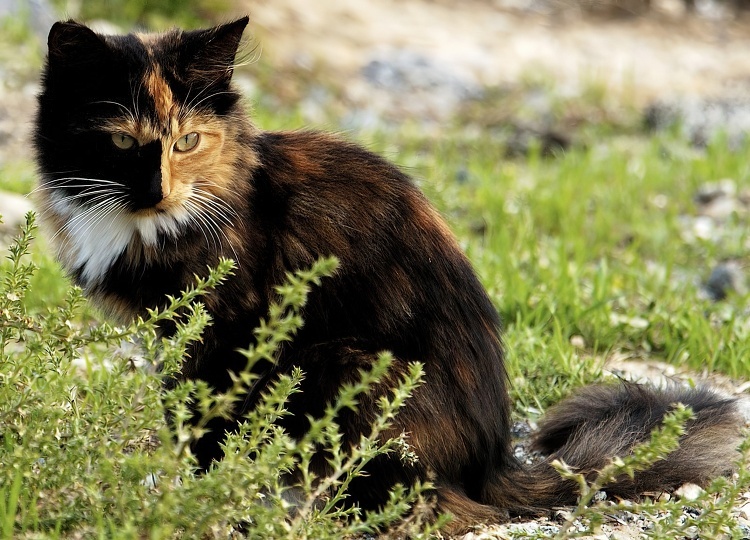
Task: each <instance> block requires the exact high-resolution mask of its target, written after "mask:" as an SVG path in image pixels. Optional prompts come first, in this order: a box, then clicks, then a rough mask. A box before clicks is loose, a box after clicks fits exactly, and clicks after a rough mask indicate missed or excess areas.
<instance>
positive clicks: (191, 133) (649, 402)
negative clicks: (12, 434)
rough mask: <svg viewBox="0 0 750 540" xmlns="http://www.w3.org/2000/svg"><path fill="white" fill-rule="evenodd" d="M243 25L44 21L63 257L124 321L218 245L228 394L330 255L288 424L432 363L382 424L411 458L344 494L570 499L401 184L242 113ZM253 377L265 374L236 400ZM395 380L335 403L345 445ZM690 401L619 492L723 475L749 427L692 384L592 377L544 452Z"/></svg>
mask: <svg viewBox="0 0 750 540" xmlns="http://www.w3.org/2000/svg"><path fill="white" fill-rule="evenodd" d="M246 24H247V18H243V19H240V20H238V21H236V22H233V23H230V24H226V25H224V26H219V27H216V28H212V29H208V30H200V31H191V32H183V31H179V30H173V31H171V32H168V33H166V34H162V35H142V34H130V35H126V36H108V35H98V34H96V33H95V32H93V31H92V30H90V29H89V28H87V27H86V26H83V25H81V24H78V23H75V22H61V23H57V24H55V25H54V27H53V28H52V30H51V32H50V35H49V56H48V60H47V63H46V67H45V69H44V74H43V88H42V92H41V95H40V96H39V111H38V116H37V120H36V122H37V123H36V138H35V145H36V150H37V155H38V162H39V169H40V173H41V180H40V182H41V189H40V190H39V193H40V199H41V200H40V201H39V202H40V208H41V210H42V216H43V220H44V222H45V223H46V225H47V226H48V228H49V230H50V231H51V233H52V234H51V237H52V239H53V242H54V244H55V246H56V249H57V255H58V257H59V260H60V261H61V263H62V265H63V266H64V267H65V269H66V270H67V271H68V272H69V273H70V275H71V276H72V278H73V279H74V280H75V282H76V283H77V284H79V285H80V286H81V287H83V289H84V290H85V292H86V294H87V295H88V296H89V297H90V298H91V299H93V300H95V301H96V302H97V303H98V304H99V305H100V306H101V307H102V308H103V309H104V310H105V311H107V312H109V313H110V314H112V315H113V316H115V317H120V318H128V317H134V316H136V315H138V314H142V313H144V310H145V309H146V308H149V307H154V306H159V305H162V304H163V303H164V299H165V295H168V294H172V295H175V294H178V293H179V292H180V291H181V290H183V289H185V288H186V287H188V286H190V285H191V284H192V283H193V279H194V278H193V276H194V275H195V274H205V272H206V267H207V265H215V264H216V263H217V262H218V260H219V258H220V257H222V256H223V257H231V258H234V259H236V260H237V261H238V263H239V264H238V267H237V270H236V274H235V275H234V276H233V277H232V278H231V279H229V280H228V282H227V283H226V284H224V285H223V286H221V287H220V288H219V289H218V290H217V291H215V293H212V294H211V295H210V296H208V297H207V299H206V303H207V308H208V310H209V311H210V313H211V315H212V317H213V325H212V326H211V327H210V328H208V329H207V331H206V334H205V335H204V336H203V339H202V341H201V342H199V343H195V344H193V345H192V349H191V350H190V351H189V352H190V355H189V359H188V360H187V361H186V364H185V367H184V372H183V375H184V377H187V378H200V379H204V380H206V381H208V382H209V383H210V384H211V385H213V387H214V388H216V389H217V390H223V389H225V388H227V385H228V384H229V383H230V376H229V373H230V372H231V371H233V370H237V369H239V368H240V367H243V366H244V358H243V357H241V356H240V355H239V354H237V353H236V352H235V351H236V349H238V348H245V347H247V346H248V345H249V343H250V342H251V340H252V339H253V336H252V333H251V329H252V328H254V327H255V326H256V324H257V323H258V321H259V319H260V318H262V317H264V316H265V315H266V312H267V308H268V305H269V302H270V300H271V299H272V297H273V294H274V293H273V286H274V285H276V284H278V283H280V282H282V281H283V280H284V276H285V274H286V273H287V272H289V271H293V270H296V269H300V268H306V267H308V266H310V265H311V264H312V263H313V262H314V261H315V260H316V259H317V258H318V257H320V256H327V255H335V256H336V257H338V259H339V260H340V266H339V269H338V271H337V273H336V274H335V276H334V277H332V278H329V279H327V280H324V283H323V285H322V286H321V287H319V288H317V289H316V290H314V292H313V293H312V294H311V297H310V298H309V302H308V304H307V306H306V308H305V311H304V318H305V321H306V324H305V326H304V328H303V329H302V330H301V331H300V332H299V334H298V335H297V336H296V338H295V340H294V341H293V342H292V343H290V344H288V345H287V346H285V347H284V348H283V350H282V351H281V352H280V353H279V356H278V359H277V363H276V364H275V366H274V367H273V370H275V373H279V372H285V371H289V370H290V369H291V368H292V367H293V366H301V368H302V369H303V370H304V372H305V373H306V378H305V382H304V383H303V388H302V390H303V391H302V393H300V394H295V395H294V396H293V397H292V398H291V399H290V401H289V403H288V409H289V411H290V412H291V413H292V415H291V416H289V417H288V418H286V419H285V420H284V424H283V427H284V428H285V429H286V430H288V432H289V433H290V434H292V435H293V436H299V435H301V434H302V433H303V432H304V431H305V429H306V425H307V422H306V415H312V416H315V415H319V414H321V413H322V411H323V408H324V407H325V404H326V403H327V402H328V401H329V400H331V399H332V398H333V397H334V396H336V395H337V390H338V388H339V386H340V385H341V384H342V383H343V382H345V381H351V380H352V379H354V378H356V377H358V370H359V369H360V368H362V367H366V366H368V365H370V364H371V362H372V361H373V359H374V358H375V356H376V355H377V354H378V353H379V352H380V351H383V350H389V351H392V352H393V354H394V355H395V358H396V360H395V364H394V367H393V369H394V371H395V373H396V374H398V373H399V372H401V371H403V370H405V369H406V366H407V363H409V362H412V361H415V360H418V361H421V362H423V363H424V366H425V368H424V369H425V372H426V375H425V382H424V384H423V385H422V386H421V387H420V388H419V389H418V390H417V391H416V392H415V394H414V396H413V398H412V399H411V400H410V401H409V402H408V404H407V406H406V407H405V408H404V409H403V411H402V412H401V413H400V414H399V415H398V417H397V418H396V420H395V423H394V425H393V428H392V429H391V431H390V432H389V433H387V434H386V436H395V435H398V434H400V433H402V432H405V433H407V434H408V437H409V442H410V443H411V445H412V446H413V448H414V451H415V452H416V454H417V455H418V458H419V459H418V461H417V462H416V463H413V464H405V463H403V462H402V461H400V460H399V459H398V458H393V459H390V458H388V457H380V458H378V459H377V460H375V461H374V462H373V463H372V464H371V465H370V466H369V468H368V472H369V475H368V476H367V477H364V478H362V479H359V480H358V481H357V482H355V483H354V484H352V486H351V491H350V493H351V496H352V500H353V501H355V502H356V503H358V504H360V505H361V506H362V507H374V506H377V505H379V504H381V503H382V502H383V501H384V498H385V497H386V493H387V490H388V488H389V487H391V486H392V485H393V484H394V483H396V482H401V483H404V484H411V483H413V482H414V481H415V480H417V479H427V478H430V479H432V481H433V482H434V484H435V494H436V497H437V501H438V506H439V509H440V510H441V511H445V512H450V513H451V514H453V515H454V516H455V522H454V523H455V525H454V528H455V529H460V528H461V527H466V526H468V525H471V524H474V523H477V522H481V521H494V520H501V519H503V518H505V517H507V516H508V515H509V514H521V513H527V512H534V511H538V510H539V509H543V508H549V507H551V506H553V505H559V504H566V503H571V502H574V501H575V497H576V494H575V490H574V487H573V486H571V485H570V484H569V483H566V482H563V481H561V480H560V478H559V477H558V475H557V473H555V472H554V471H553V470H552V469H551V467H549V465H548V464H547V462H543V463H541V464H539V465H537V466H534V467H533V468H527V467H524V466H522V465H521V464H520V463H519V462H518V461H517V460H516V458H515V457H514V455H513V453H512V451H511V444H510V433H509V432H510V412H511V405H510V403H509V400H508V392H507V388H506V385H507V377H506V373H505V369H504V366H503V347H502V343H501V339H500V322H499V320H498V315H497V313H496V312H495V309H493V306H492V304H491V302H490V300H489V298H488V296H487V294H486V292H485V291H484V289H483V288H482V286H481V284H480V282H479V280H478V279H477V276H476V275H475V273H474V271H473V270H472V267H471V265H470V263H469V261H468V260H467V259H466V257H465V256H464V255H463V253H462V252H461V249H460V248H459V246H458V244H457V243H456V240H455V239H454V237H453V236H452V234H451V233H450V231H449V230H448V228H447V227H446V225H445V223H444V222H443V221H442V220H441V218H440V216H439V215H438V214H437V212H436V211H435V210H434V209H433V208H432V207H431V206H430V204H429V203H428V202H427V201H426V200H425V197H424V196H423V195H422V194H421V193H420V191H419V190H418V189H417V188H416V187H415V185H414V184H413V183H412V182H411V180H410V179H409V178H408V177H407V176H406V175H405V174H404V173H402V172H401V171H400V170H399V169H398V168H397V167H395V166H393V165H391V164H390V163H388V162H386V161H385V160H383V159H382V158H380V157H378V156H376V155H373V154H372V153H370V152H368V151H366V150H364V149H362V148H360V147H359V146H356V145H354V144H351V143H348V142H345V141H342V140H341V139H338V138H336V137H333V136H330V135H326V134H323V133H315V132H293V133H269V132H264V131H262V130H260V129H258V128H256V127H255V126H253V124H252V123H251V122H250V120H249V119H248V118H247V116H246V113H245V110H244V108H243V106H242V104H241V101H240V96H239V94H238V93H237V91H236V89H235V88H234V87H233V86H232V84H231V82H230V81H231V77H232V71H233V70H232V68H233V62H234V57H235V54H236V52H237V47H238V44H239V42H240V38H241V36H242V33H243V30H244V28H245V26H246ZM266 375H268V376H267V377H265V378H262V379H261V380H263V381H268V380H269V378H270V377H272V376H273V373H267V374H266ZM262 390H263V387H262V385H257V386H256V387H255V388H253V389H252V390H251V392H250V395H249V396H248V399H247V400H246V403H247V404H252V403H253V399H254V397H255V396H257V394H258V393H259V392H261V391H262ZM387 390H388V388H387V387H385V386H384V387H383V388H377V389H375V391H374V392H372V393H371V394H370V395H369V397H367V398H363V402H362V403H361V406H360V408H359V411H358V413H356V414H354V413H351V414H349V416H346V417H343V416H342V417H341V418H340V421H341V428H342V431H343V432H344V433H345V437H346V438H347V439H348V440H349V441H357V440H358V437H359V434H360V432H361V430H363V429H365V428H364V426H366V425H367V423H368V421H369V420H370V419H371V418H372V417H373V415H374V414H375V412H376V411H377V410H378V407H377V395H378V393H379V392H380V393H383V392H386V391H387ZM678 401H679V402H683V403H685V404H688V405H690V406H692V408H693V410H694V411H695V413H696V417H695V419H694V420H693V421H692V422H691V424H690V426H689V430H688V433H687V434H686V435H685V436H684V437H683V440H682V446H681V449H680V450H678V451H677V452H675V453H674V454H672V455H671V456H670V457H669V458H668V459H667V460H666V461H663V462H661V463H659V464H658V465H657V466H655V467H654V468H653V469H652V470H650V471H648V472H644V473H641V474H639V475H637V476H636V477H635V479H634V480H632V481H631V480H626V481H624V482H622V483H618V484H616V485H613V486H611V487H610V491H611V492H613V493H617V494H622V495H627V494H631V493H635V492H637V491H639V490H643V489H646V490H653V489H661V488H664V489H669V488H672V487H674V486H676V485H679V484H681V483H683V482H686V481H692V482H697V483H705V482H706V481H707V480H709V479H710V478H712V477H714V476H717V475H720V474H722V473H726V472H727V471H728V470H730V468H731V463H732V462H733V461H734V447H735V444H736V443H737V441H738V431H739V430H738V427H739V425H740V420H739V416H738V413H737V410H736V405H735V403H734V402H733V401H732V400H729V399H724V398H721V397H718V396H716V395H714V394H713V393H710V392H708V391H702V390H694V391H682V390H679V391H677V390H672V391H666V392H655V391H652V390H649V389H645V388H642V387H638V386H633V385H627V386H615V387H606V386H599V387H594V388H589V389H584V390H583V391H582V392H581V393H580V394H578V395H577V396H575V397H573V398H572V399H571V400H569V401H567V402H565V403H563V404H562V405H561V406H559V407H558V408H557V409H556V410H555V411H553V412H552V413H551V415H550V416H549V417H548V419H547V420H546V422H545V423H544V425H543V427H542V428H541V433H540V434H539V435H538V438H537V445H538V447H539V448H540V449H542V450H544V451H545V452H547V453H548V454H549V455H550V458H559V459H562V460H564V461H565V462H567V463H568V464H569V465H571V466H573V467H576V468H580V469H582V470H584V471H594V470H596V469H597V468H600V467H601V466H602V465H603V464H605V463H606V462H607V460H608V459H609V458H610V457H612V456H613V455H615V454H620V455H621V454H623V453H627V452H628V450H629V449H630V448H631V447H632V446H633V444H635V443H636V442H639V441H642V440H644V439H645V438H646V437H647V436H648V433H649V431H650V430H651V429H652V428H653V427H654V426H656V425H658V424H659V422H660V420H661V418H662V416H663V414H664V413H665V411H668V410H669V409H670V407H671V405H672V404H673V403H675V402H678ZM248 406H251V405H248ZM243 412H245V411H244V410H237V411H236V415H237V418H240V417H241V416H242V414H243ZM233 426H234V424H233V423H232V422H226V423H223V424H217V423H214V425H212V428H213V430H212V432H211V433H210V434H209V435H207V436H205V437H204V438H202V439H201V440H200V443H199V444H198V445H197V446H196V448H195V449H194V451H195V453H196V455H197V457H198V460H199V462H200V464H201V465H202V466H203V467H208V466H210V463H211V461H212V460H214V459H221V451H220V446H219V443H220V441H221V440H222V438H223V436H224V434H225V433H226V430H231V429H232V428H233ZM344 443H345V444H346V441H344ZM322 461H324V460H322ZM321 466H322V467H323V466H325V464H323V465H321ZM321 472H324V471H321Z"/></svg>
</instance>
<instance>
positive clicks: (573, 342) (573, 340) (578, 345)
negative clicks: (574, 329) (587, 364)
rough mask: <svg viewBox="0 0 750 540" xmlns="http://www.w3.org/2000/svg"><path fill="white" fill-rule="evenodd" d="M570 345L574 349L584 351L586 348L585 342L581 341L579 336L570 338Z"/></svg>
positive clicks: (581, 337) (581, 338)
mask: <svg viewBox="0 0 750 540" xmlns="http://www.w3.org/2000/svg"><path fill="white" fill-rule="evenodd" d="M570 344H571V345H573V347H575V348H576V349H584V348H585V347H586V341H585V340H584V339H583V336H579V335H575V336H570Z"/></svg>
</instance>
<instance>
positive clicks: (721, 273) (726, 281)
mask: <svg viewBox="0 0 750 540" xmlns="http://www.w3.org/2000/svg"><path fill="white" fill-rule="evenodd" d="M746 291H747V287H746V285H745V275H744V272H743V270H742V267H741V266H740V265H739V263H737V262H736V261H726V262H722V263H719V264H718V265H717V266H716V267H714V269H713V270H711V275H710V276H708V279H707V280H706V282H705V283H704V285H703V292H704V293H705V294H706V296H708V298H710V299H711V300H713V301H714V302H718V301H720V300H724V299H725V298H726V297H727V295H728V294H729V293H738V294H745V292H746Z"/></svg>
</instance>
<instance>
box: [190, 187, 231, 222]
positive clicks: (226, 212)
mask: <svg viewBox="0 0 750 540" xmlns="http://www.w3.org/2000/svg"><path fill="white" fill-rule="evenodd" d="M207 195H212V194H206V192H202V191H201V190H194V191H193V198H194V199H195V200H196V201H197V202H200V203H201V205H202V206H204V207H205V208H206V209H210V210H212V211H213V212H215V213H216V214H217V215H218V217H220V218H221V220H222V221H224V222H225V223H226V224H227V225H232V224H233V223H234V220H233V219H232V218H237V217H239V216H238V215H237V212H236V211H235V210H234V209H233V208H231V207H230V206H228V205H227V203H225V202H224V201H222V200H221V199H220V198H218V197H216V196H215V195H214V196H213V197H209V196H207ZM230 216H231V217H230Z"/></svg>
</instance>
